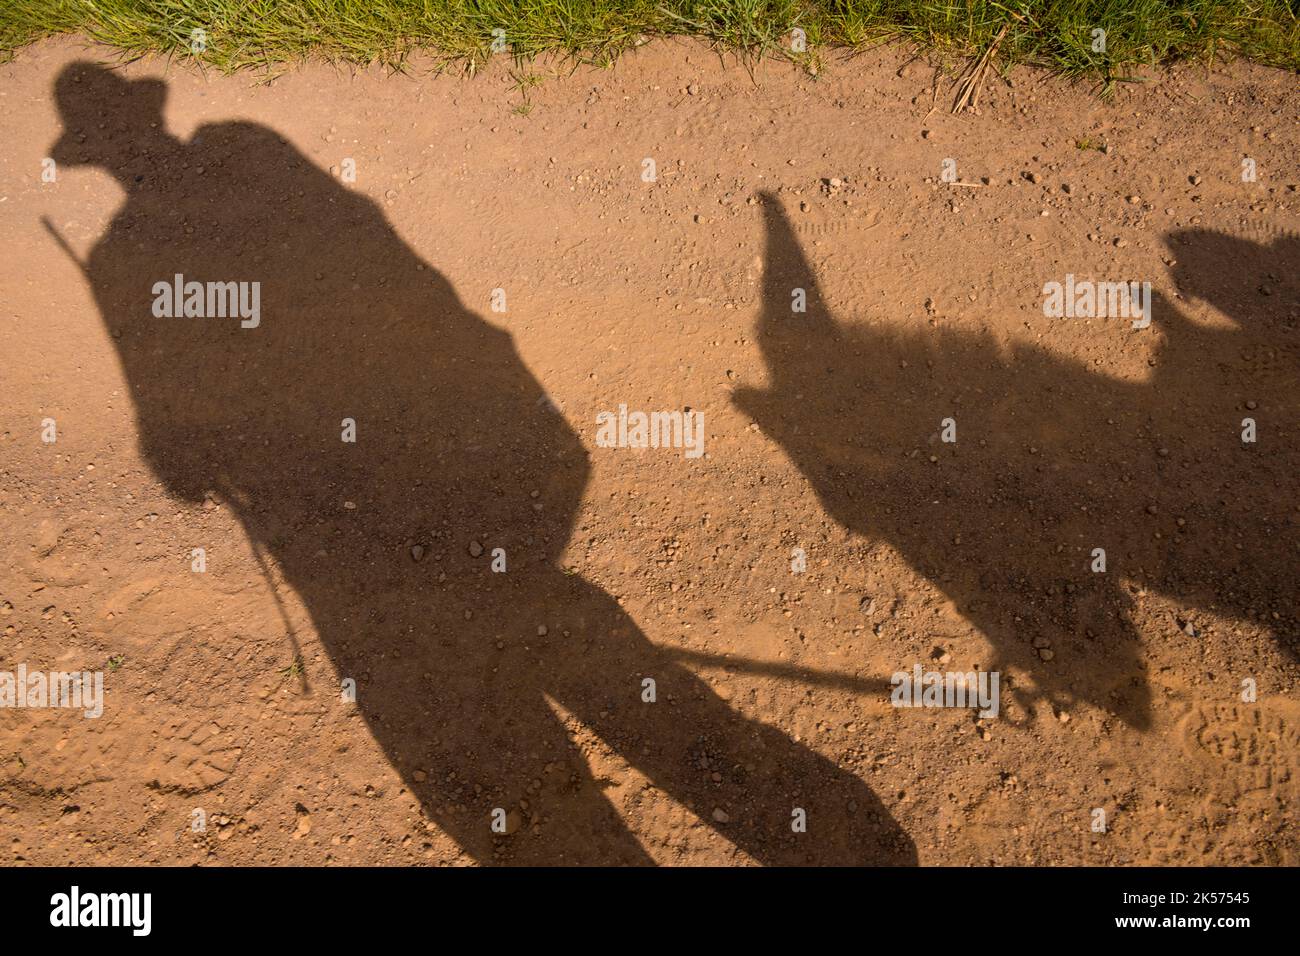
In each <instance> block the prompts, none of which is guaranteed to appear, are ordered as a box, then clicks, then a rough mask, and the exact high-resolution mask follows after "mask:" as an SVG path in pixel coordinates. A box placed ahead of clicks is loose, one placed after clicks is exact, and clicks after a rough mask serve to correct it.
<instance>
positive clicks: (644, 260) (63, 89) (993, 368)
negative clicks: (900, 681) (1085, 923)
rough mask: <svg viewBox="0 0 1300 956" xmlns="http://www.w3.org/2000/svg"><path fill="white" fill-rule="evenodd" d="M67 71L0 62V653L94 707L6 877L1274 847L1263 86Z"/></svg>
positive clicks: (1292, 412)
mask: <svg viewBox="0 0 1300 956" xmlns="http://www.w3.org/2000/svg"><path fill="white" fill-rule="evenodd" d="M100 59H107V57H106V56H105V55H104V54H103V53H102V52H99V51H96V50H94V49H90V50H87V49H85V48H84V47H82V46H80V45H79V44H76V43H74V42H72V41H55V42H48V43H43V44H40V45H38V46H36V47H33V48H31V49H29V50H26V51H24V52H23V53H22V54H20V55H19V57H18V58H17V60H16V61H14V62H12V63H9V64H5V65H3V66H0V144H3V145H0V301H2V305H0V355H3V356H4V361H3V366H2V368H3V376H2V381H3V388H0V441H2V444H0V615H3V617H2V618H0V628H2V629H3V635H2V636H0V670H4V671H13V670H15V669H16V668H17V667H18V665H19V664H23V665H25V666H26V667H27V668H28V669H29V670H32V671H35V670H41V671H47V672H48V671H73V670H76V671H83V670H85V671H95V670H103V671H104V672H105V673H104V686H105V700H104V712H103V716H102V717H100V718H98V719H86V718H84V717H82V716H81V714H80V713H75V712H72V711H69V710H54V709H44V710H40V709H31V708H13V709H0V832H3V833H4V834H5V835H6V836H7V837H10V839H9V840H7V841H6V843H7V846H6V849H5V850H4V851H3V852H5V853H6V854H8V855H7V856H6V857H5V858H4V862H19V861H22V862H29V863H37V864H61V863H68V862H74V863H91V862H107V863H146V862H165V863H179V864H186V863H194V862H207V863H259V864H274V863H288V862H294V863H320V862H338V863H347V864H375V863H394V864H408V863H425V864H448V863H454V864H471V863H474V862H485V863H486V862H515V863H521V862H539V861H540V862H626V863H637V862H650V861H653V862H657V863H669V864H672V863H695V864H722V863H729V862H742V863H802V862H823V863H844V862H862V863H900V864H906V863H913V862H919V863H922V864H942V863H948V864H958V863H989V862H996V863H1035V864H1048V863H1121V864H1122V863H1215V864H1237V863H1270V864H1276V863H1289V864H1293V865H1294V864H1296V863H1300V848H1298V845H1297V836H1296V832H1295V825H1294V818H1295V806H1296V800H1297V778H1296V772H1297V766H1296V764H1297V755H1298V754H1300V746H1297V745H1298V744H1300V701H1298V696H1297V687H1296V680H1297V657H1296V655H1297V637H1298V635H1300V611H1298V610H1297V597H1298V596H1300V580H1298V579H1300V573H1298V572H1300V560H1298V559H1300V554H1298V553H1297V552H1298V538H1297V524H1298V522H1300V496H1298V495H1297V484H1298V483H1300V479H1297V475H1300V390H1297V388H1296V382H1297V375H1298V373H1300V329H1297V322H1298V321H1300V287H1298V285H1297V274H1298V272H1300V270H1298V269H1297V264H1298V263H1300V239H1298V238H1297V230H1300V216H1298V214H1297V211H1298V208H1300V207H1298V203H1300V196H1298V195H1297V188H1298V187H1297V183H1298V182H1300V170H1298V169H1297V166H1296V161H1295V156H1296V150H1297V145H1298V144H1297V139H1298V137H1297V129H1298V128H1300V127H1298V126H1297V118H1298V116H1300V89H1297V87H1296V84H1295V78H1294V76H1288V75H1285V74H1282V73H1278V72H1274V71H1268V70H1264V69H1260V68H1255V67H1251V66H1248V65H1245V64H1241V65H1234V66H1231V67H1228V68H1217V69H1215V70H1213V71H1206V70H1204V69H1200V68H1183V69H1180V70H1178V71H1176V72H1174V73H1172V74H1168V75H1163V76H1152V77H1150V78H1149V82H1146V83H1143V84H1128V85H1124V86H1122V87H1121V89H1120V90H1119V91H1118V93H1117V95H1116V98H1115V100H1114V101H1113V102H1111V103H1109V104H1106V103H1103V102H1101V101H1099V100H1097V99H1096V98H1095V97H1093V96H1092V95H1091V93H1090V91H1089V90H1087V89H1083V88H1071V87H1069V86H1067V85H1066V84H1063V83H1061V82H1059V81H1056V80H1052V79H1048V78H1045V77H1043V76H1041V75H1039V74H1036V73H1033V72H1031V71H1027V70H1026V71H1016V72H1015V73H1014V74H1013V80H1012V83H1011V84H1010V85H1008V84H1005V83H1002V82H994V83H991V84H990V86H989V89H988V90H987V93H986V99H985V102H984V103H983V104H982V106H983V108H982V115H980V116H964V117H960V118H958V117H953V116H950V115H948V113H947V111H946V109H945V105H946V102H947V93H946V92H944V93H941V95H940V96H939V97H938V106H937V108H936V109H933V110H932V105H933V104H934V103H935V99H934V96H933V92H932V90H933V85H932V84H933V74H932V71H931V69H930V68H929V67H927V66H925V65H924V64H922V63H910V64H909V63H906V62H905V60H904V59H903V58H902V57H901V56H900V55H899V54H897V53H896V52H892V51H877V52H875V53H872V54H870V55H867V56H861V57H857V58H855V59H852V60H850V61H845V62H840V63H835V64H832V65H831V66H830V68H829V69H827V70H826V71H825V72H824V73H823V75H822V76H820V77H818V78H816V79H813V78H809V77H807V76H803V75H799V74H797V73H795V72H793V71H792V70H791V69H789V68H788V67H786V66H783V65H774V64H773V65H766V66H764V67H763V68H762V69H760V71H759V73H758V76H757V82H754V81H753V80H751V77H750V75H749V74H748V73H747V72H746V71H745V70H744V69H742V68H740V67H737V66H735V65H731V66H724V65H722V64H720V63H719V61H718V59H717V58H716V57H715V56H714V55H712V54H710V53H709V52H708V51H707V50H705V49H704V48H702V47H700V46H698V45H696V44H693V43H685V42H682V43H676V42H671V43H670V42H664V43H656V44H651V45H650V46H649V47H646V48H643V49H641V50H639V51H637V52H636V53H635V54H633V55H630V56H629V57H627V58H626V59H625V60H624V61H622V62H621V63H620V64H619V65H618V66H617V67H616V68H615V69H614V70H612V71H609V72H597V71H592V70H586V69H581V70H578V71H577V72H575V73H572V74H569V73H568V72H567V71H562V72H561V73H560V75H558V76H554V77H549V78H548V79H547V80H546V81H545V82H544V83H543V84H541V85H540V86H537V87H535V88H531V89H528V91H527V93H526V96H525V94H524V93H523V92H521V90H520V87H519V85H518V84H517V83H516V82H515V81H514V80H513V79H512V77H511V76H510V71H509V70H508V69H507V68H506V66H505V65H504V64H503V65H502V66H501V67H500V68H497V69H494V70H491V71H489V72H488V73H487V74H486V75H481V76H479V77H478V78H476V79H474V80H472V81H465V80H460V79H455V78H450V77H427V76H421V77H418V78H408V77H395V78H394V77H385V76H382V75H381V74H380V73H379V72H378V71H373V72H365V73H361V74H358V75H351V74H349V73H348V72H346V71H342V70H335V69H332V68H328V67H324V66H309V67H306V68H303V69H301V70H298V71H295V72H293V73H290V74H288V75H286V76H283V77H281V78H279V79H277V80H276V81H275V82H273V83H271V84H269V85H268V84H259V83H257V82H256V81H255V79H254V78H252V77H249V76H236V77H215V76H209V77H205V76H201V75H198V74H194V73H190V72H187V71H184V70H181V69H176V68H171V69H168V68H167V67H166V66H165V65H164V64H161V63H157V62H141V63H137V64H134V65H132V66H130V67H127V68H125V69H122V70H120V71H116V72H113V73H110V72H109V71H106V70H104V69H102V68H99V67H96V66H93V65H92V64H93V62H94V61H97V60H100ZM947 88H948V83H947V81H945V83H944V85H943V90H945V91H946V90H947ZM525 103H526V104H527V105H526V106H523V104H525ZM525 114H526V115H525ZM46 158H53V159H54V160H55V162H56V170H57V176H56V178H55V179H54V181H52V182H43V181H42V169H43V160H45V159H46ZM647 160H649V161H652V164H647V162H646V161H647ZM947 160H951V161H952V164H951V165H946V163H945V161H947ZM1244 160H1250V161H1253V162H1251V163H1243V161H1244ZM1252 168H1253V171H1254V179H1253V181H1244V180H1243V171H1250V170H1251V169H1252ZM651 169H652V172H653V176H652V177H651V176H650V171H651ZM353 172H355V177H353V175H352V173H353ZM945 176H947V179H953V178H954V177H955V178H956V180H957V182H955V183H953V182H948V181H945ZM61 244H64V245H62V246H61ZM177 274H180V275H183V276H184V277H185V280H184V281H200V282H208V281H236V282H244V281H247V282H250V283H251V282H253V281H256V282H258V283H259V287H258V288H259V290H260V292H259V294H260V300H259V308H258V310H257V312H256V315H254V314H253V312H252V311H251V310H250V311H249V312H248V313H247V314H245V315H244V316H243V321H242V322H241V317H240V316H234V317H224V318H222V317H204V318H200V317H192V318H183V317H175V318H167V317H162V316H159V315H158V312H157V311H155V310H156V309H158V308H159V306H158V305H157V302H158V296H159V294H160V293H159V292H158V290H157V288H156V284H157V283H161V284H162V285H163V286H168V287H169V286H171V285H172V284H173V280H174V277H175V275H177ZM1068 277H1071V278H1068ZM1129 280H1133V281H1137V282H1149V283H1150V289H1151V291H1150V296H1149V298H1147V299H1146V300H1145V301H1146V302H1147V303H1148V304H1149V306H1150V317H1151V323H1150V326H1149V327H1145V328H1142V327H1135V326H1141V324H1142V320H1141V315H1140V314H1135V315H1121V316H1112V317H1101V316H1099V317H1088V316H1085V315H1079V316H1074V317H1060V318H1056V317H1049V316H1047V315H1045V314H1044V299H1045V297H1046V296H1045V291H1044V289H1045V285H1047V284H1048V283H1052V282H1059V283H1062V284H1066V283H1067V282H1068V283H1075V282H1091V281H1095V282H1118V281H1129ZM161 294H163V295H166V294H167V293H166V292H164V293H161ZM232 301H233V300H232ZM246 304H247V300H246ZM1113 304H1114V303H1113V302H1112V305H1113ZM799 306H803V308H802V310H801V309H800V308H799ZM177 308H178V310H180V309H181V308H183V305H181V304H178V305H177ZM620 406H627V408H628V410H630V411H631V412H636V411H644V412H663V411H669V410H675V411H678V412H682V413H683V418H682V421H683V422H684V423H689V422H690V421H692V420H696V419H694V416H696V415H702V421H703V429H704V431H703V454H702V455H700V456H699V457H694V456H693V454H692V453H691V452H690V449H689V448H687V447H666V448H664V447H661V448H635V447H605V445H606V444H607V443H606V442H604V441H603V440H602V439H601V438H600V432H599V429H598V421H601V420H603V419H599V418H598V416H601V415H602V413H605V412H612V413H614V415H615V416H617V414H618V412H619V409H620ZM1247 418H1249V419H1251V420H1252V422H1253V423H1254V426H1253V427H1254V429H1255V436H1254V437H1255V438H1256V440H1255V441H1253V442H1252V441H1243V439H1242V432H1243V428H1245V427H1246V426H1244V425H1243V420H1244V419H1247ZM50 419H52V420H53V422H54V424H53V429H54V431H53V435H54V437H56V439H57V440H56V441H54V442H47V441H43V437H47V435H48V433H49V428H50V426H49V425H48V424H47V420H50ZM946 420H950V421H951V423H952V424H951V426H949V425H947V424H945V421H946ZM346 421H352V422H354V423H355V438H356V440H355V442H350V441H347V440H340V439H341V438H345V437H346V432H347V425H346ZM945 432H947V434H945ZM954 434H955V437H956V441H955V442H953V441H948V440H946V438H951V437H953V436H954ZM1097 548H1101V549H1104V550H1105V552H1106V562H1107V564H1106V570H1105V572H1104V573H1095V572H1094V570H1093V569H1094V567H1095V566H1096V565H1095V563H1096V553H1095V550H1094V549H1097ZM194 549H202V551H203V553H202V559H203V561H204V563H205V570H204V571H203V572H202V573H196V572H195V571H194V570H193V563H194V561H195V560H196V556H195V553H194ZM497 549H500V551H499V552H498V550H497ZM499 560H503V561H504V563H505V565H506V570H505V571H504V572H500V571H499V570H496V569H494V566H493V565H494V563H496V562H498V561H499ZM800 562H803V564H802V566H803V567H805V568H806V570H802V571H799V570H795V568H797V567H799V566H800ZM299 653H300V654H301V661H302V665H301V667H298V666H295V665H294V660H295V657H296V655H298V654H299ZM106 662H109V663H106ZM917 664H920V665H923V667H924V668H925V669H927V670H937V671H943V672H949V671H952V672H966V671H972V670H976V669H979V670H986V671H996V672H998V673H999V674H1000V675H1001V687H1002V691H1001V705H1000V712H999V714H998V716H996V717H989V718H985V719H978V718H977V717H976V715H975V714H974V713H973V712H972V711H971V710H969V709H923V708H912V709H903V708H895V707H893V706H891V703H890V678H891V675H893V674H894V673H896V672H907V673H911V672H912V670H913V667H914V666H915V665H917ZM647 678H648V679H651V680H652V681H653V682H654V685H653V690H654V694H655V697H656V699H655V701H654V702H653V703H649V702H647V701H646V700H645V697H646V696H647V695H648V694H649V690H648V689H647V685H646V683H645V681H646V680H647ZM345 680H350V681H354V682H355V688H356V699H355V701H349V700H344V699H342V695H341V693H340V686H341V682H343V681H345ZM1247 681H1248V682H1250V683H1251V686H1253V687H1254V688H1256V689H1257V699H1256V700H1255V701H1253V702H1249V701H1245V700H1243V687H1244V686H1245V685H1244V684H1243V682H1247ZM495 808H501V809H502V810H503V811H505V820H506V828H507V829H508V831H509V832H508V833H507V834H504V835H503V834H498V833H494V832H493V831H492V829H491V827H490V824H491V822H492V811H493V810H494V809H495ZM196 810H197V811H202V814H201V818H202V820H203V824H204V828H203V829H202V830H201V831H199V830H195V829H194V828H193V827H192V823H193V821H195V820H196V819H199V816H196V814H195V811H196ZM799 810H802V811H804V813H805V815H806V819H807V830H806V832H796V828H793V827H792V825H791V821H792V820H797V819H798V814H797V812H796V811H799ZM1097 810H1102V811H1104V818H1105V822H1106V828H1105V832H1096V831H1094V829H1093V826H1094V823H1095V821H1096V820H1097V819H1098V817H1097V813H1096V811H1097Z"/></svg>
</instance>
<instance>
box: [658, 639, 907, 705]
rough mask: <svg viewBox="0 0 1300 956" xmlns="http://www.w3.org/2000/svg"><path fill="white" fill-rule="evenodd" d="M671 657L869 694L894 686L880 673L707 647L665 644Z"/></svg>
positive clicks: (884, 691) (882, 692)
mask: <svg viewBox="0 0 1300 956" xmlns="http://www.w3.org/2000/svg"><path fill="white" fill-rule="evenodd" d="M663 651H664V653H665V654H667V655H668V656H669V657H671V658H673V659H675V660H679V661H686V662H688V663H692V664H703V665H705V666H712V667H724V668H725V667H730V668H735V669H736V670H739V671H744V672H746V673H749V674H764V675H766V676H768V677H776V678H779V679H782V680H789V681H795V682H797V683H801V684H815V685H819V686H822V687H838V688H840V689H841V690H851V691H860V692H862V693H869V694H888V693H889V691H890V690H891V689H892V688H893V684H891V683H890V682H889V681H887V680H882V679H880V678H878V677H854V676H853V675H852V674H844V673H841V672H839V671H825V670H818V669H816V668H812V667H795V666H794V665H792V664H774V663H772V662H770V661H759V660H754V659H753V658H751V657H728V656H726V655H723V654H707V653H705V652H703V651H683V650H677V649H669V648H663Z"/></svg>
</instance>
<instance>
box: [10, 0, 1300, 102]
mask: <svg viewBox="0 0 1300 956" xmlns="http://www.w3.org/2000/svg"><path fill="white" fill-rule="evenodd" d="M1298 11H1300V0H1019V2H1014V0H1008V2H1006V3H997V2H992V0H0V56H3V55H10V56H11V55H12V54H13V52H14V51H15V50H17V49H19V48H20V47H22V46H23V45H24V44H27V43H30V42H32V41H34V40H37V39H40V38H42V37H46V36H51V35H55V34H60V33H78V34H81V35H84V36H87V37H89V38H91V39H93V40H96V41H99V42H102V43H106V44H108V45H110V46H112V47H116V48H117V49H119V50H121V51H122V52H123V53H124V54H126V55H128V56H136V55H141V54H145V53H162V54H166V55H170V56H173V57H177V58H188V59H195V60H199V61H201V62H203V63H204V64H206V65H209V66H211V67H214V68H216V69H219V70H226V71H229V70H237V69H244V68H250V67H251V68H275V67H279V66H281V65H283V64H289V63H293V62H297V61H300V60H304V59H308V58H324V59H327V60H332V61H337V62H347V63H358V64H366V63H375V62H379V63H384V64H387V65H389V66H392V67H394V68H401V66H402V64H403V63H404V61H405V60H406V57H407V56H408V54H410V53H412V52H413V51H416V50H423V51H428V52H430V53H433V54H434V55H436V56H437V57H438V58H439V59H440V60H442V61H443V62H444V63H447V64H450V65H454V66H458V67H462V68H465V69H468V70H470V71H473V70H475V69H477V68H478V67H479V66H481V65H482V64H483V63H484V62H485V61H486V60H487V58H488V57H490V56H492V55H493V49H492V48H493V39H494V34H493V31H494V30H503V31H505V33H504V41H505V44H506V48H505V50H499V51H497V53H498V55H501V54H504V55H512V56H514V57H515V58H516V59H518V60H519V61H520V62H523V61H526V60H528V59H530V58H532V57H534V56H536V55H538V54H542V53H561V54H565V55H568V56H572V57H575V58H577V59H580V60H583V61H586V62H594V63H598V64H608V63H610V62H612V61H613V60H614V59H615V58H616V57H617V56H618V55H619V54H620V53H622V52H623V51H625V50H627V49H628V48H629V47H632V46H634V45H636V44H637V43H638V42H640V41H641V40H642V39H643V38H648V37H652V36H662V35H692V36H699V37H703V38H705V39H707V40H709V41H712V42H715V43H717V44H718V45H720V46H722V47H725V48H728V49H732V50H737V51H740V52H743V53H744V54H746V55H751V56H754V55H773V54H775V55H783V56H787V57H789V58H791V59H794V60H796V61H800V62H803V63H805V64H806V65H808V66H809V67H815V64H816V56H817V52H818V51H819V50H824V49H825V48H826V47H828V46H850V47H860V46H864V45H870V44H874V43H879V42H884V41H888V40H903V41H907V42H910V43H912V44H914V45H915V46H916V47H917V48H919V49H921V50H924V51H934V52H937V53H939V54H941V55H944V56H951V57H957V58H966V57H970V56H973V55H976V54H978V53H980V52H981V51H983V50H984V49H986V48H987V47H988V46H989V44H991V43H992V42H993V40H994V38H995V37H996V36H997V35H998V34H999V32H1000V31H1001V30H1002V29H1003V28H1004V27H1006V28H1007V32H1006V35H1005V36H1004V37H1003V39H1002V42H1001V43H1000V44H999V46H998V50H997V60H996V62H997V65H998V66H999V67H1002V66H1005V65H1007V64H1010V63H1024V62H1027V63H1035V64H1039V65H1042V66H1046V67H1049V68H1051V69H1053V70H1055V71H1056V72H1059V73H1062V74H1065V75H1068V76H1086V77H1095V78H1099V79H1101V80H1103V81H1104V82H1105V83H1106V84H1108V85H1109V84H1110V83H1112V82H1114V81H1116V80H1118V79H1123V78H1124V75H1125V73H1126V72H1127V71H1130V70H1131V69H1133V68H1134V67H1136V66H1140V65H1153V64H1165V63H1169V62H1172V61H1175V60H1188V59H1191V60H1201V61H1209V60H1212V59H1218V58H1223V57H1225V56H1244V57H1247V58H1249V59H1251V60H1254V61H1256V62H1259V63H1264V64H1267V65H1270V66H1276V67H1282V68H1284V69H1288V70H1300V12H1298ZM793 28H799V29H801V30H803V31H804V33H805V35H806V37H807V42H808V49H807V52H805V53H797V52H794V51H792V50H791V42H790V38H791V31H792V29H793ZM195 29H202V30H204V31H205V32H206V40H207V42H206V48H205V49H203V50H202V51H201V52H196V51H195V50H192V49H191V33H192V31H193V30H195ZM1096 29H1101V30H1105V31H1106V48H1105V52H1098V51H1095V50H1094V49H1093V47H1094V34H1093V31H1094V30H1096ZM498 46H500V42H499V41H498Z"/></svg>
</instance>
